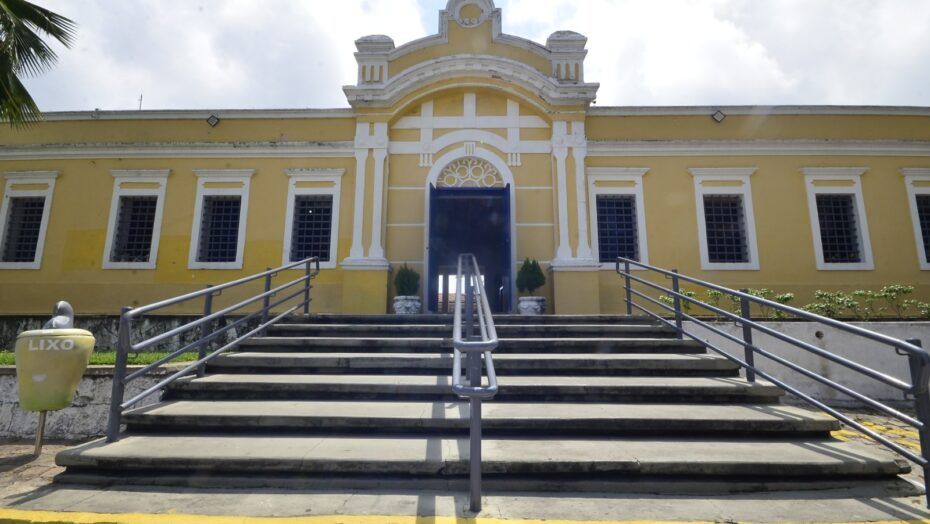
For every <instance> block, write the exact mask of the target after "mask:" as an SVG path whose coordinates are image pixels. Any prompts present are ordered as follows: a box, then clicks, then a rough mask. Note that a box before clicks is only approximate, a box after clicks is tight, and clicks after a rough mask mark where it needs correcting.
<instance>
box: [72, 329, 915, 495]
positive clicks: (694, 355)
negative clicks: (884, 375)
mask: <svg viewBox="0 0 930 524" xmlns="http://www.w3.org/2000/svg"><path fill="white" fill-rule="evenodd" d="M496 322H497V325H498V333H499V335H500V336H501V339H502V340H501V344H500V347H499V349H498V350H497V351H496V352H495V357H494V359H495V367H496V369H497V372H498V377H499V382H500V393H499V394H498V396H497V397H496V398H495V399H494V400H493V401H490V402H487V403H485V406H484V417H483V420H484V428H485V440H484V463H483V470H484V472H485V489H486V490H487V491H493V490H520V491H598V492H613V493H625V492H650V493H654V492H658V493H692V492H698V493H733V492H744V491H759V490H795V489H825V488H831V487H850V486H855V487H862V486H863V485H874V486H876V487H880V488H882V489H884V488H887V486H888V485H890V484H894V483H895V482H897V478H898V477H897V475H899V474H901V473H905V472H907V471H908V470H909V467H908V465H907V464H906V463H904V462H902V461H900V460H895V458H894V457H892V456H890V455H888V454H885V453H882V452H879V451H876V450H875V449H873V448H865V447H862V446H858V445H855V444H850V443H846V442H840V441H837V440H834V439H832V438H831V437H830V432H831V431H833V430H836V429H839V425H838V424H837V423H836V422H835V421H834V420H833V419H832V418H829V417H827V416H825V415H821V414H819V413H816V412H812V411H809V410H806V409H801V408H797V407H789V406H784V405H781V404H779V401H780V398H781V396H782V395H783V392H782V391H781V390H780V389H778V388H777V387H775V386H773V385H771V384H768V383H764V382H758V383H754V384H751V383H748V382H746V381H745V380H744V379H743V378H741V377H740V374H739V370H738V368H737V366H736V365H734V364H732V363H730V362H729V361H727V360H724V359H722V358H720V357H717V356H714V355H710V354H708V353H707V351H706V350H705V348H704V347H703V346H702V345H700V344H697V343H693V342H688V341H681V340H677V339H676V338H674V332H672V331H670V330H668V329H665V328H662V327H658V326H655V325H652V324H650V323H647V322H645V321H644V320H642V319H636V318H627V317H600V316H599V317H566V316H552V317H535V318H527V317H517V316H500V317H496ZM451 324H452V320H451V318H450V317H448V316H435V315H427V316H415V317H396V316H369V317H349V316H331V315H312V316H310V317H301V316H298V317H294V318H293V319H291V320H290V321H289V322H287V323H284V324H279V325H276V326H274V327H273V328H271V329H269V331H268V333H267V334H266V336H265V337H262V338H256V339H253V340H250V341H248V342H246V343H245V344H243V345H242V346H241V347H240V348H239V352H237V353H231V354H227V355H224V356H221V357H219V358H218V359H216V360H215V361H214V362H213V363H212V364H211V365H209V367H208V369H207V371H208V374H207V376H206V377H204V378H187V379H182V380H181V381H179V382H177V383H176V384H174V385H173V386H172V387H171V388H170V389H169V390H168V391H166V392H165V395H164V398H163V400H162V401H161V402H160V403H158V404H156V405H153V406H149V407H145V408H140V409H136V410H133V411H130V412H128V413H127V414H126V415H125V416H124V423H125V424H126V433H125V435H124V436H123V438H122V439H121V440H120V441H119V442H116V443H111V444H107V443H106V442H105V441H102V440H101V441H97V442H92V443H89V444H85V445H82V446H79V447H77V448H73V449H71V450H68V451H65V452H62V453H61V454H59V455H58V457H57V462H58V464H59V465H61V466H66V467H67V471H66V472H65V473H63V474H62V475H60V476H59V477H58V479H57V480H58V481H59V482H63V483H81V484H118V485H122V484H134V483H140V484H145V485H165V486H195V487H212V488H216V487H222V488H262V487H279V488H300V489H308V488H311V489H437V488H438V489H461V490H465V489H466V487H467V471H468V456H467V453H468V405H467V404H466V403H464V402H461V401H459V400H458V399H457V398H455V397H454V396H453V395H451V378H450V373H451V369H452V357H451V350H450V347H451V345H450V341H449V337H450V336H451V331H452V328H451Z"/></svg>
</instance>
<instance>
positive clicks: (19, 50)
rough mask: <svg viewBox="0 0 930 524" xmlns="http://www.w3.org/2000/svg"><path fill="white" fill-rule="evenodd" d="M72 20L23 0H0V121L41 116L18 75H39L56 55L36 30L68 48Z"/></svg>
mask: <svg viewBox="0 0 930 524" xmlns="http://www.w3.org/2000/svg"><path fill="white" fill-rule="evenodd" d="M75 27H76V26H75V23H74V22H73V21H72V20H70V19H68V18H65V17H63V16H61V15H59V14H56V13H53V12H52V11H49V10H48V9H45V8H42V7H39V6H37V5H35V4H32V3H30V2H27V1H26V0H0V122H2V121H9V122H10V124H11V125H17V124H25V123H29V122H35V121H37V120H39V118H41V116H42V115H41V112H40V111H39V106H38V105H36V103H35V100H33V99H32V96H30V95H29V91H27V90H26V86H24V85H23V83H22V81H21V78H22V77H24V76H34V75H38V74H41V73H43V72H45V71H47V70H48V69H50V68H51V67H52V65H54V64H55V61H56V60H57V59H58V56H57V55H56V54H55V51H53V50H52V48H51V47H49V46H48V44H46V43H45V42H44V41H43V40H42V37H41V36H40V35H39V33H43V34H44V35H47V36H50V37H52V38H54V39H55V40H58V41H59V42H61V43H62V44H64V46H65V47H71V43H72V41H73V38H74V30H75Z"/></svg>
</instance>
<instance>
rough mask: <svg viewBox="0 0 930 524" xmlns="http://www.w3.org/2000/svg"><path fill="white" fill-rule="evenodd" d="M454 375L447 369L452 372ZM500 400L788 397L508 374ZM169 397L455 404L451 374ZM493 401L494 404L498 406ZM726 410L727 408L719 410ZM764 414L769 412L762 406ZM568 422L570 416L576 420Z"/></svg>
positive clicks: (307, 378)
mask: <svg viewBox="0 0 930 524" xmlns="http://www.w3.org/2000/svg"><path fill="white" fill-rule="evenodd" d="M447 371H448V370H447ZM499 385H500V390H499V392H498V394H497V396H496V397H495V398H494V400H495V403H496V402H509V401H520V400H532V401H535V402H542V401H545V402H550V403H553V404H551V405H553V406H555V408H554V409H559V410H561V408H560V407H558V406H559V404H555V403H558V402H563V403H564V402H653V403H654V402H684V403H725V402H734V403H756V404H771V403H776V402H778V400H779V398H780V397H781V396H783V395H784V392H783V391H782V390H781V389H780V388H778V387H776V386H774V385H773V384H769V383H767V382H756V383H754V384H750V383H748V382H746V381H745V380H744V379H741V378H738V377H730V378H715V377H642V376H626V377H624V376H613V377H604V376H600V377H598V376H595V377H591V376H557V377H544V376H501V377H500V379H499ZM167 398H171V399H188V400H263V399H289V400H296V399H341V400H350V399H351V400H400V399H404V400H408V401H409V400H450V401H455V400H457V397H456V396H455V395H454V394H453V393H452V378H451V377H450V376H449V375H438V376H436V375H432V376H431V375H408V376H404V375H393V374H392V375H384V374H382V375H347V374H337V375H284V374H278V375H257V374H216V375H208V376H206V377H204V378H187V379H182V380H180V381H178V382H176V383H175V384H173V385H172V386H171V388H170V390H169V391H168V395H167ZM492 404H493V403H488V406H491V405H492ZM718 407H719V408H720V409H726V408H725V407H721V406H718ZM759 409H761V410H765V409H769V408H767V407H760V408H759ZM569 418H571V417H570V416H569Z"/></svg>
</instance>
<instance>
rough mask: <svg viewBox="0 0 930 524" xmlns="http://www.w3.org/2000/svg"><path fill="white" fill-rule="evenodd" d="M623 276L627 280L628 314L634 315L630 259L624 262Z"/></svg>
mask: <svg viewBox="0 0 930 524" xmlns="http://www.w3.org/2000/svg"><path fill="white" fill-rule="evenodd" d="M623 271H624V273H623V278H624V280H626V314H627V316H633V287H632V285H633V282H632V280H630V261H629V260H627V261H625V262H624V263H623Z"/></svg>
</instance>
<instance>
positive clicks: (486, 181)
mask: <svg viewBox="0 0 930 524" xmlns="http://www.w3.org/2000/svg"><path fill="white" fill-rule="evenodd" d="M505 185H506V184H504V179H503V177H501V174H500V172H499V171H498V170H497V168H496V167H494V166H493V165H491V164H490V163H489V162H487V161H485V160H482V159H480V158H475V157H465V158H460V159H458V160H456V161H454V162H452V163H450V164H449V165H447V166H446V167H445V168H443V170H442V171H441V172H440V173H439V177H438V178H437V180H436V187H504V186H505Z"/></svg>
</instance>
